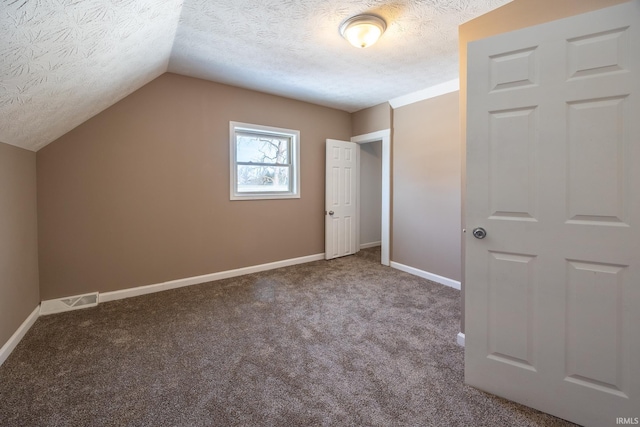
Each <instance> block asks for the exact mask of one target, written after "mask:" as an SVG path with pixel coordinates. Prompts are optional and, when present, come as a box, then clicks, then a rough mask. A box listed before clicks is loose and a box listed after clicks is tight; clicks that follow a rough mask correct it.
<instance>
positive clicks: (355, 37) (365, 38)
mask: <svg viewBox="0 0 640 427" xmlns="http://www.w3.org/2000/svg"><path fill="white" fill-rule="evenodd" d="M386 29H387V23H386V22H384V19H382V18H380V17H379V16H376V15H356V16H354V17H352V18H349V19H347V20H346V21H344V22H343V23H342V25H340V34H342V37H344V38H345V39H347V40H348V41H349V43H351V44H352V45H354V46H355V47H360V48H363V47H369V46H371V45H372V44H374V43H375V42H377V41H378V39H379V38H380V36H381V35H382V33H384V30H386Z"/></svg>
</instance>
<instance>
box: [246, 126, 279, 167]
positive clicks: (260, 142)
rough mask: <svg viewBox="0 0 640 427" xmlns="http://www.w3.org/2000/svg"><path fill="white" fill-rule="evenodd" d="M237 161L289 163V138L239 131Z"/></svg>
mask: <svg viewBox="0 0 640 427" xmlns="http://www.w3.org/2000/svg"><path fill="white" fill-rule="evenodd" d="M236 147H237V154H236V156H237V158H236V161H238V162H243V163H248V162H254V163H274V164H280V165H288V164H289V138H286V137H280V136H267V135H253V134H250V133H238V134H237V139H236Z"/></svg>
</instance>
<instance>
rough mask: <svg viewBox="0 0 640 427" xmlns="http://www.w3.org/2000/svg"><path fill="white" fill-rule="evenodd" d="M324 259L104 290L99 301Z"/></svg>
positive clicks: (311, 257)
mask: <svg viewBox="0 0 640 427" xmlns="http://www.w3.org/2000/svg"><path fill="white" fill-rule="evenodd" d="M323 259H324V254H316V255H309V256H304V257H300V258H292V259H287V260H283V261H276V262H271V263H268V264H260V265H254V266H251V267H244V268H237V269H235V270H227V271H220V272H218V273H211V274H205V275H202V276H195V277H188V278H186V279H178V280H171V281H168V282H163V283H157V284H153V285H146V286H139V287H137V288H129V289H122V290H119V291H112V292H104V293H101V294H100V295H99V301H100V302H107V301H115V300H118V299H123V298H131V297H137V296H140V295H146V294H151V293H155V292H161V291H166V290H169V289H176V288H182V287H185V286H191V285H197V284H200V283H207V282H213V281H216V280H222V279H228V278H230V277H237V276H243V275H245V274H251V273H258V272H260V271H267V270H274V269H276V268H282V267H289V266H291V265H297V264H304V263H307V262H312V261H320V260H323Z"/></svg>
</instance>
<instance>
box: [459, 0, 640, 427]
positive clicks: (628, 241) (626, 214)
mask: <svg viewBox="0 0 640 427" xmlns="http://www.w3.org/2000/svg"><path fill="white" fill-rule="evenodd" d="M639 29H640V2H638V1H631V2H629V3H625V4H622V5H619V6H615V7H610V8H607V9H603V10H600V11H596V12H592V13H588V14H584V15H579V16H575V17H571V18H568V19H563V20H560V21H555V22H551V23H547V24H544V25H540V26H537V27H532V28H527V29H524V30H519V31H516V32H512V33H509V34H504V35H500V36H496V37H492V38H489V39H485V40H481V41H478V42H474V43H470V44H469V58H468V59H469V60H468V64H469V70H468V76H469V80H468V123H467V134H468V138H467V200H466V209H467V217H466V224H467V227H469V228H470V230H469V232H468V233H467V235H466V244H467V246H466V248H467V252H466V260H465V268H466V286H465V290H466V298H465V300H466V303H465V304H466V310H465V313H466V319H467V321H466V330H465V341H466V347H465V349H466V350H465V381H466V382H467V383H468V384H470V385H472V386H475V387H478V388H480V389H483V390H487V391H489V392H491V393H494V394H497V395H500V396H503V397H506V398H508V399H511V400H515V401H517V402H520V403H523V404H525V405H529V406H532V407H535V408H537V409H540V410H542V411H545V412H548V413H551V414H554V415H556V416H559V417H561V418H564V419H568V420H570V421H573V422H576V423H578V424H582V425H586V426H613V425H616V424H618V423H617V421H619V420H617V419H618V418H626V419H631V420H638V418H637V417H640V102H639V98H640V31H639ZM474 227H482V228H484V229H485V230H486V237H485V238H483V239H478V238H474V236H473V234H472V232H471V229H472V228H474ZM479 237H481V236H479ZM636 423H637V421H636Z"/></svg>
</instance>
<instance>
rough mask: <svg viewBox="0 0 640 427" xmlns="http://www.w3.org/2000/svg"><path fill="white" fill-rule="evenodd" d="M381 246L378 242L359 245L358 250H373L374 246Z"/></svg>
mask: <svg viewBox="0 0 640 427" xmlns="http://www.w3.org/2000/svg"><path fill="white" fill-rule="evenodd" d="M381 244H382V242H380V241H378V242H371V243H362V244H361V245H360V249H368V248H375V247H376V246H380V245H381Z"/></svg>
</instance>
